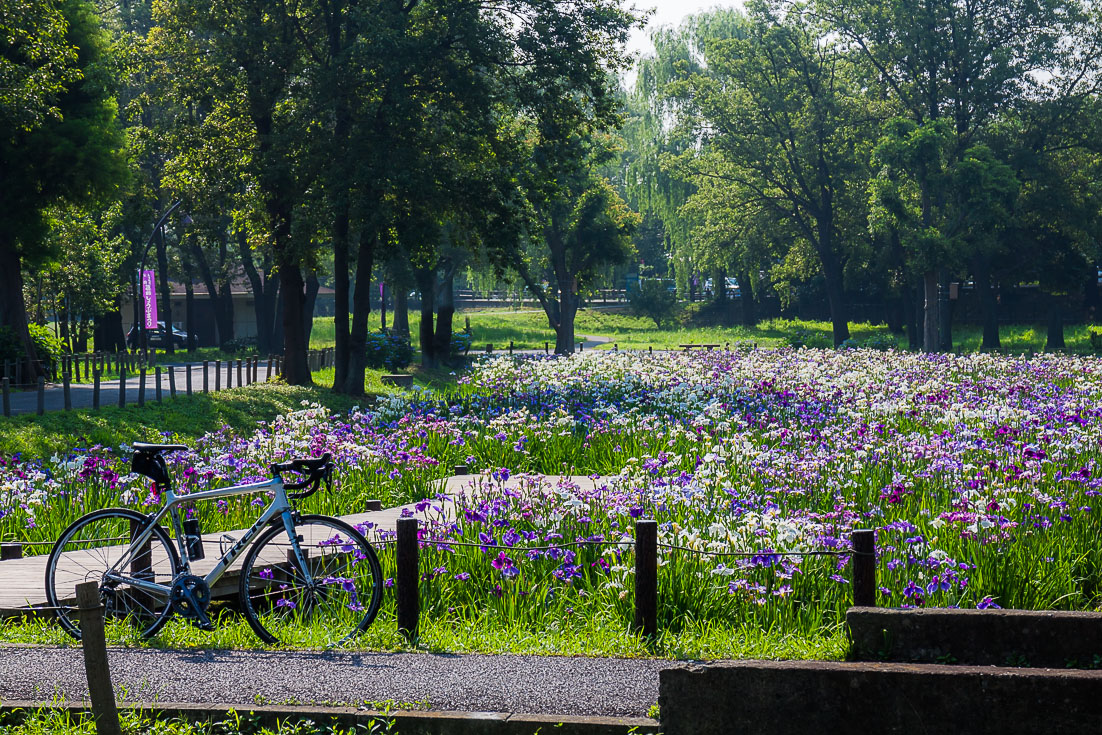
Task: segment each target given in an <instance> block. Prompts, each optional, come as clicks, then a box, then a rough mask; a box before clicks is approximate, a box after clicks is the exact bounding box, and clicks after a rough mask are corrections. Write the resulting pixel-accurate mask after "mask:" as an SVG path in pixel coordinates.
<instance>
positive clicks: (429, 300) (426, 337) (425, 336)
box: [414, 268, 437, 368]
mask: <svg viewBox="0 0 1102 735" xmlns="http://www.w3.org/2000/svg"><path fill="white" fill-rule="evenodd" d="M414 277H415V278H416V279H417V290H418V291H419V292H420V294H421V325H420V330H419V333H418V337H419V338H420V342H421V365H422V366H423V367H426V368H434V367H436V365H437V355H436V339H435V338H436V333H435V330H434V329H433V323H432V322H433V311H434V310H435V309H434V306H435V304H434V301H435V300H436V271H435V269H433V268H417V269H416V270H415V271H414Z"/></svg>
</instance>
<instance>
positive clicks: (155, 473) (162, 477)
mask: <svg viewBox="0 0 1102 735" xmlns="http://www.w3.org/2000/svg"><path fill="white" fill-rule="evenodd" d="M132 448H133V450H134V456H133V457H131V459H130V471H131V472H133V473H134V474H136V475H143V476H145V477H148V478H149V479H150V480H153V482H155V483H157V485H158V486H160V487H162V488H165V487H169V486H170V484H171V480H170V479H169V476H168V466H167V465H166V464H165V458H164V457H163V456H161V454H162V452H175V451H179V450H186V449H187V447H185V446H184V445H183V444H147V443H145V442H134V444H133V445H132Z"/></svg>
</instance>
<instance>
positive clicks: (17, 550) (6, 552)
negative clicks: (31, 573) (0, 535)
mask: <svg viewBox="0 0 1102 735" xmlns="http://www.w3.org/2000/svg"><path fill="white" fill-rule="evenodd" d="M22 558H23V544H0V561H13V560H15V559H22Z"/></svg>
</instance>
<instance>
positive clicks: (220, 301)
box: [191, 239, 233, 345]
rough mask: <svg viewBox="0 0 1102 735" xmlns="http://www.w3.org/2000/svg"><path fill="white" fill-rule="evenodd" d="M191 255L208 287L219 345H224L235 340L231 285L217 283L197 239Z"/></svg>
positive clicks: (224, 282)
mask: <svg viewBox="0 0 1102 735" xmlns="http://www.w3.org/2000/svg"><path fill="white" fill-rule="evenodd" d="M191 254H192V256H193V258H194V261H195V264H196V265H197V266H198V267H199V276H200V277H201V278H202V280H203V285H205V286H206V287H207V294H208V296H209V297H210V305H211V309H212V311H214V321H215V326H217V327H218V344H219V345H224V344H225V343H226V342H229V341H230V340H231V339H233V295H232V294H231V293H230V286H229V283H228V281H227V279H225V278H223V279H222V281H221V282H215V280H214V273H213V272H212V271H211V267H210V263H208V262H207V256H206V254H205V253H204V252H203V249H202V248H201V247H199V241H198V240H197V239H193V240H192V241H191ZM220 289H221V292H220Z"/></svg>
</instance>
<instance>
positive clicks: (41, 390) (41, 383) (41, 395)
mask: <svg viewBox="0 0 1102 735" xmlns="http://www.w3.org/2000/svg"><path fill="white" fill-rule="evenodd" d="M44 413H46V379H45V378H43V377H42V376H41V375H39V376H38V415H39V416H41V415H42V414H44Z"/></svg>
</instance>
